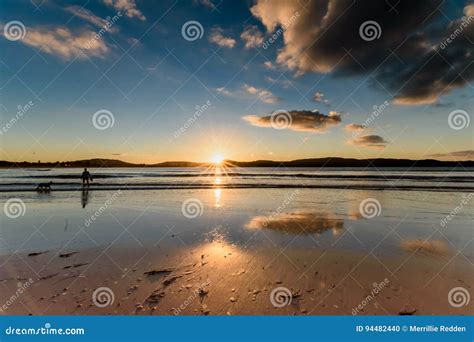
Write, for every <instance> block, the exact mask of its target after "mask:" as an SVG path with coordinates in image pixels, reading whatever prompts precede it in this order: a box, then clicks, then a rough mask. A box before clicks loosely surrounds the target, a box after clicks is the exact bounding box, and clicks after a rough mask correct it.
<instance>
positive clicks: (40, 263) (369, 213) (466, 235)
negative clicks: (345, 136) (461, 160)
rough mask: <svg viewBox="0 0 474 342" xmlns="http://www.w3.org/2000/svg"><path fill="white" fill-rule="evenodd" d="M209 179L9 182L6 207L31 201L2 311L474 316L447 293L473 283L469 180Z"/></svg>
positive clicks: (4, 260) (4, 249) (20, 225)
mask: <svg viewBox="0 0 474 342" xmlns="http://www.w3.org/2000/svg"><path fill="white" fill-rule="evenodd" d="M255 171H256V170H251V172H250V171H249V170H246V171H245V172H247V173H255ZM257 171H258V170H257ZM290 171H291V172H292V173H294V170H290ZM55 172H58V175H59V174H61V175H62V174H65V172H64V171H62V170H57V171H55ZM121 172H123V171H121ZM259 172H260V173H261V170H260V171H259ZM305 172H306V173H307V171H304V172H302V173H303V174H305ZM390 172H393V171H390ZM432 172H434V173H435V175H436V172H438V174H437V176H439V177H441V178H443V177H446V175H444V176H443V175H440V174H439V172H440V171H432ZM66 173H67V172H66ZM299 173H301V172H299ZM335 173H336V174H337V172H335ZM424 173H425V174H426V173H427V172H419V174H420V175H423V174H424ZM116 174H120V172H118V171H117V172H116ZM455 176H457V177H472V173H471V172H464V173H462V172H460V173H458V174H456V175H455ZM249 177H250V176H249ZM260 177H261V179H259V183H260V184H270V183H272V182H275V180H273V179H270V180H269V181H268V182H265V181H262V179H263V178H264V176H260ZM157 178H158V177H156V178H153V177H151V179H149V180H148V182H154V181H155V180H156V179H157ZM163 178H165V177H161V178H160V183H163ZM210 178H212V179H210ZM210 178H209V177H207V178H206V179H205V180H204V181H205V182H206V183H209V184H214V185H213V186H212V187H209V188H202V189H199V188H197V189H187V188H183V187H182V186H179V187H174V188H168V189H163V188H159V189H157V188H154V189H146V190H144V189H134V188H131V187H130V186H129V185H128V186H123V185H122V186H120V181H119V182H117V183H116V184H113V188H112V186H111V189H99V188H100V185H97V188H94V186H91V188H90V189H89V190H88V191H87V193H85V192H84V191H80V190H79V191H78V190H73V189H69V188H66V187H65V186H64V185H62V186H63V187H64V188H63V189H62V190H63V191H55V189H54V186H53V190H52V191H51V192H49V193H36V192H33V191H24V189H23V188H22V189H20V190H21V191H15V189H12V188H11V182H8V185H7V184H4V185H2V186H3V189H4V190H8V191H4V192H0V197H1V199H2V202H6V201H7V200H8V199H11V198H16V199H21V202H22V203H23V204H24V210H23V211H22V212H21V215H19V216H18V217H15V218H11V217H6V216H5V215H3V216H2V235H1V241H0V243H1V244H0V247H1V249H0V251H1V253H0V264H1V265H2V267H1V268H0V283H1V286H2V287H3V290H2V291H1V292H0V303H6V304H8V305H6V306H5V305H4V306H3V307H2V314H9V315H11V314H32V315H58V314H68V315H69V314H71V315H84V314H85V315H109V314H121V315H123V314H126V315H128V314H144V315H295V314H296V315H387V314H388V315H432V314H435V315H452V314H453V315H454V314H470V313H472V304H469V303H468V305H463V306H460V307H456V306H453V305H451V304H452V303H450V302H449V298H450V297H449V296H448V294H449V293H450V291H451V290H452V289H454V288H457V287H462V288H465V289H467V290H468V291H470V289H472V285H473V283H474V279H473V278H474V277H473V275H474V272H473V270H474V268H473V261H474V254H473V252H472V251H473V248H472V238H473V235H472V212H473V211H472V209H473V202H472V190H470V191H469V187H470V186H472V183H470V182H469V181H467V180H469V178H466V181H464V182H463V183H462V188H460V189H459V190H455V191H453V190H452V189H449V187H450V186H458V185H457V184H459V182H457V180H456V179H455V180H449V179H448V180H446V183H447V185H446V184H444V183H443V184H442V183H440V182H439V181H436V182H437V187H438V188H441V189H443V186H445V185H446V189H444V191H425V190H420V189H410V190H404V189H395V188H393V186H392V187H385V186H383V184H386V183H389V181H387V180H385V181H380V180H378V181H377V182H378V183H379V186H378V187H377V188H374V187H373V184H372V183H367V181H366V180H362V181H356V180H352V181H353V182H359V183H358V184H356V185H355V186H353V187H351V186H348V187H345V188H331V187H330V186H324V185H325V183H324V182H325V181H326V180H323V182H322V183H321V181H320V180H318V181H319V182H320V183H319V184H316V185H319V186H320V187H318V188H311V187H305V186H304V185H305V183H304V181H303V183H302V181H301V179H302V178H303V177H301V178H292V177H285V180H284V182H285V184H287V185H291V184H294V185H296V184H299V185H301V186H299V187H298V186H294V187H290V186H286V187H278V186H273V187H268V188H265V187H263V188H261V187H250V186H248V187H246V188H232V187H231V186H223V184H227V185H228V184H233V182H241V183H244V182H245V183H246V184H249V183H252V180H250V181H249V180H242V178H239V179H237V178H236V177H235V176H228V175H227V176H226V175H220V176H219V177H210ZM268 178H269V177H268ZM288 178H289V179H288ZM306 178H308V177H306ZM349 178H350V177H349ZM399 178H400V177H399ZM4 179H6V178H4ZM216 179H222V181H221V182H216V181H215V180H216ZM73 182H74V181H73V180H72V181H71V184H73ZM98 182H100V180H99V181H98ZM139 182H142V181H141V180H140V181H139ZM199 182H201V183H199ZM202 182H203V181H202V180H200V181H198V182H195V183H194V185H199V184H202ZM277 182H280V180H278V181H277ZM292 182H293V183H292ZM361 182H366V183H364V184H361ZM398 182H402V183H403V185H405V186H409V185H410V184H409V182H410V180H406V179H405V180H404V179H401V180H399V181H398ZM415 182H417V183H420V181H419V180H416V181H415ZM129 183H130V182H129V181H128V180H127V184H129ZM397 184H398V183H397ZM400 184H401V183H400ZM453 184H454V185H453ZM76 185H77V184H76ZM276 185H278V184H276ZM280 185H281V182H280ZM329 185H330V184H329ZM427 185H428V186H431V185H430V183H427ZM167 186H168V187H170V185H169V184H167ZM8 187H10V188H8ZM60 187H61V185H60V186H58V188H60ZM7 188H8V189H7ZM20 188H21V187H20ZM4 214H5V213H4ZM19 288H21V289H22V290H21V294H18V289H19ZM101 291H102V292H101ZM12 295H13V297H14V298H13V297H12Z"/></svg>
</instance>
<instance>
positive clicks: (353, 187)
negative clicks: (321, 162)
mask: <svg viewBox="0 0 474 342" xmlns="http://www.w3.org/2000/svg"><path fill="white" fill-rule="evenodd" d="M53 185H54V183H53ZM199 189H340V190H342V189H347V190H375V191H384V190H393V191H427V192H473V191H474V187H468V188H463V187H455V186H440V187H433V186H413V185H409V186H404V185H399V186H396V185H386V186H383V187H382V186H371V185H367V186H364V185H352V184H351V185H298V184H278V185H274V184H262V185H258V184H219V185H215V184H207V185H182V186H177V184H173V185H161V186H133V187H131V186H119V185H116V186H107V187H96V186H94V185H91V186H89V187H83V186H82V185H78V186H77V187H75V188H67V189H60V188H59V189H57V188H53V189H52V190H51V191H49V192H40V193H42V194H48V193H51V192H68V191H71V192H80V191H82V190H88V191H89V190H90V191H110V190H124V191H128V190H199ZM2 192H3V193H11V192H37V191H36V190H35V189H0V193H2Z"/></svg>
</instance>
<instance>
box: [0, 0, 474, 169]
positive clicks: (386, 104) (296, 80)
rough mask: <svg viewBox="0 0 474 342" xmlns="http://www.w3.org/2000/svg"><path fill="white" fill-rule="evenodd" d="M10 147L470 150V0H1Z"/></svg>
mask: <svg viewBox="0 0 474 342" xmlns="http://www.w3.org/2000/svg"><path fill="white" fill-rule="evenodd" d="M0 13H1V14H0V75H1V76H0V100H1V105H0V115H1V116H0V119H1V122H0V126H1V128H0V160H10V161H38V160H41V161H52V162H54V161H67V160H79V159H90V158H108V159H120V160H124V161H128V162H135V163H157V162H162V161H170V160H188V161H209V160H211V159H212V158H215V156H216V155H220V156H222V157H223V158H226V159H232V160H242V161H246V160H257V159H271V160H293V159H301V158H320V157H346V158H359V159H362V158H376V157H380V158H410V159H421V158H436V159H443V160H454V159H455V160H465V159H474V151H473V150H474V139H473V137H474V136H473V130H472V125H473V124H471V123H470V120H471V118H472V115H473V108H474V97H473V95H474V63H473V61H474V58H473V57H474V3H472V2H469V1H455V0H453V1H441V0H431V1H430V0H424V1H421V0H420V1H418V0H411V1H408V0H399V1H398V0H397V1H395V0H387V1H377V2H371V3H367V2H363V1H359V2H357V1H349V0H310V1H301V2H299V1H296V0H273V1H269V0H268V1H260V0H257V1H230V0H194V1H192V0H189V1H172V0H163V1H145V0H89V1H59V0H43V1H42V0H32V1H30V0H27V1H14V0H1V1H0Z"/></svg>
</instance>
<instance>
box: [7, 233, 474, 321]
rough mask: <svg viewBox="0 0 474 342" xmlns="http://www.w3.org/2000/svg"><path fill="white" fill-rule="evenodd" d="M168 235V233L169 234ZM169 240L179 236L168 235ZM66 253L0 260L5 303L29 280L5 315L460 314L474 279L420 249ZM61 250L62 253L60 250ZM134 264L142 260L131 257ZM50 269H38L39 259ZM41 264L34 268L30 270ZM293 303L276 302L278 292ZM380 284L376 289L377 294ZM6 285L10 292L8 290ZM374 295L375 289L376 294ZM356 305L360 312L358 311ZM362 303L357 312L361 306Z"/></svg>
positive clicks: (213, 244) (220, 246)
mask: <svg viewBox="0 0 474 342" xmlns="http://www.w3.org/2000/svg"><path fill="white" fill-rule="evenodd" d="M171 238H173V237H171ZM174 238H175V239H176V238H177V237H174ZM69 253H73V254H70V255H68V253H66V252H65V251H61V252H59V251H48V252H46V253H41V254H38V255H30V256H27V255H11V256H4V257H2V258H1V260H0V262H2V264H4V262H5V260H6V258H9V260H8V262H7V263H6V265H7V267H5V268H3V267H2V270H1V272H0V279H1V284H2V286H3V287H4V289H5V290H3V291H1V293H0V301H1V302H6V301H7V300H8V297H9V294H11V293H14V292H15V289H17V287H18V284H19V283H24V282H25V281H28V279H30V278H31V279H32V281H31V280H30V281H31V285H30V286H29V287H28V289H27V290H26V291H25V293H24V294H23V295H22V296H20V298H19V299H18V300H15V301H13V303H12V304H11V305H10V306H9V307H8V308H7V310H5V311H4V312H3V314H9V315H10V314H32V315H63V314H66V315H108V314H121V315H135V314H137V315H178V314H179V315H352V314H360V315H387V314H388V315H399V314H416V315H432V314H435V315H455V314H456V315H457V314H472V312H473V307H472V303H471V304H469V305H467V306H463V307H461V308H454V307H452V306H450V305H449V303H448V292H449V290H450V289H451V288H453V287H456V286H462V287H464V288H466V289H468V290H469V291H471V289H472V285H473V281H474V279H473V274H474V272H472V271H473V267H472V264H470V263H469V262H468V261H466V260H463V258H462V257H461V256H457V257H456V256H454V259H453V260H452V261H451V262H450V263H448V264H447V262H448V261H449V260H450V259H451V258H453V256H452V255H451V256H443V257H441V258H437V259H435V260H433V258H431V257H430V256H427V255H426V254H425V253H424V252H423V251H421V250H419V251H416V252H414V254H409V253H407V254H405V255H403V257H398V258H389V259H383V260H381V259H379V258H377V257H376V256H375V255H372V254H362V253H349V252H343V251H334V250H331V251H328V250H318V249H315V250H311V251H308V250H307V249H301V250H298V249H290V250H286V251H284V252H283V253H281V252H280V250H278V249H271V248H270V249H268V248H265V249H260V250H257V251H253V250H252V251H251V250H248V249H247V250H242V249H239V248H238V247H236V246H235V245H231V244H228V243H227V242H225V241H223V240H220V239H219V238H217V239H216V240H213V241H208V242H206V243H204V244H202V245H199V246H197V247H195V248H191V249H188V248H182V249H179V250H175V251H174V252H173V253H167V252H166V250H164V248H163V247H161V246H159V245H158V246H156V247H153V248H148V249H146V250H145V249H129V248H123V249H121V248H116V247H114V248H110V249H91V250H85V251H80V252H79V253H75V252H74V251H69ZM59 255H61V257H60V256H59ZM65 255H66V256H65ZM137 260H138V261H137ZM46 264H47V266H46V267H45V268H44V269H42V268H43V265H46ZM38 270H41V271H40V272H39V273H36V272H37V271H38ZM100 287H108V288H110V289H111V291H112V292H113V297H114V299H113V302H112V303H109V302H110V300H109V302H107V300H106V298H105V297H104V298H102V299H103V300H104V303H107V304H110V305H106V306H105V307H98V306H97V305H95V304H94V302H93V292H94V290H95V289H97V288H100ZM279 287H285V288H287V289H289V290H290V291H291V297H292V298H291V301H288V302H285V300H287V299H285V298H281V299H282V303H283V304H288V305H283V306H282V307H276V306H274V305H273V304H272V301H271V300H270V298H271V296H272V295H271V293H272V291H273V290H274V289H276V288H279ZM375 288H377V289H378V290H376V291H374V289H375ZM6 289H8V290H6ZM374 292H377V293H375V294H374ZM360 306H362V308H361V307H360ZM358 307H359V309H358Z"/></svg>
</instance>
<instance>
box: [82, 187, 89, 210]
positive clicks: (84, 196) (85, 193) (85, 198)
mask: <svg viewBox="0 0 474 342" xmlns="http://www.w3.org/2000/svg"><path fill="white" fill-rule="evenodd" d="M88 203H89V188H88V187H83V188H82V194H81V205H82V208H85V207H86V205H87V204H88Z"/></svg>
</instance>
